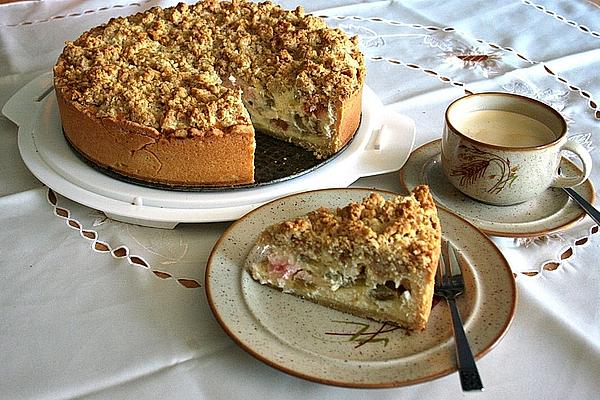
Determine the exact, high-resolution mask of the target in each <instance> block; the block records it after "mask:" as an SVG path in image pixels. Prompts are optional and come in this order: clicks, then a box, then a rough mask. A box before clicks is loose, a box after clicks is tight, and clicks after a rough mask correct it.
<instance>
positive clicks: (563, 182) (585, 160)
mask: <svg viewBox="0 0 600 400" xmlns="http://www.w3.org/2000/svg"><path fill="white" fill-rule="evenodd" d="M562 151H570V152H571V153H573V154H575V155H576V156H577V157H579V159H580V160H581V164H582V167H583V173H582V174H581V175H580V176H561V175H557V176H555V177H554V181H553V182H552V185H551V186H554V187H560V188H564V187H573V186H577V185H579V184H581V183H583V182H584V181H585V180H586V179H587V178H588V177H589V176H590V172H592V157H591V156H590V153H588V151H587V150H586V149H585V147H583V146H582V145H581V144H579V143H577V142H574V141H572V140H568V141H567V142H566V143H565V144H564V145H563V146H562V147H561V149H560V152H562ZM560 152H559V156H560Z"/></svg>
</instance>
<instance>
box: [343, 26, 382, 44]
mask: <svg viewBox="0 0 600 400" xmlns="http://www.w3.org/2000/svg"><path fill="white" fill-rule="evenodd" d="M339 27H340V29H342V30H344V31H345V32H346V33H348V34H349V35H356V36H358V38H359V39H360V44H361V47H363V48H369V47H382V46H385V40H383V38H382V37H381V36H379V35H378V34H377V32H375V31H374V30H372V29H369V28H365V27H364V26H358V25H340V26H339Z"/></svg>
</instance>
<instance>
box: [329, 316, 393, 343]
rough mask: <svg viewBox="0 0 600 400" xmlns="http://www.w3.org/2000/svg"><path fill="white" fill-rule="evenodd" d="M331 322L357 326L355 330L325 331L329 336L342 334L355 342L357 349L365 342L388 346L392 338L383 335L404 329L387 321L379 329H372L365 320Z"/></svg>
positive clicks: (349, 340) (347, 339) (348, 340)
mask: <svg viewBox="0 0 600 400" xmlns="http://www.w3.org/2000/svg"><path fill="white" fill-rule="evenodd" d="M331 322H336V323H339V324H346V325H351V326H352V325H353V326H354V327H356V328H357V330H355V331H354V332H325V334H326V335H328V336H341V337H344V339H345V341H347V342H351V343H355V345H354V348H355V349H357V348H359V347H361V346H364V345H365V344H373V343H380V344H383V346H384V347H385V346H387V345H388V343H389V341H390V339H389V338H388V337H382V335H384V334H386V333H390V332H394V331H397V330H398V329H402V328H400V327H399V326H395V325H390V324H388V323H386V322H384V323H382V324H381V326H380V327H379V328H378V329H371V325H370V324H366V323H364V322H354V321H339V320H334V321H331Z"/></svg>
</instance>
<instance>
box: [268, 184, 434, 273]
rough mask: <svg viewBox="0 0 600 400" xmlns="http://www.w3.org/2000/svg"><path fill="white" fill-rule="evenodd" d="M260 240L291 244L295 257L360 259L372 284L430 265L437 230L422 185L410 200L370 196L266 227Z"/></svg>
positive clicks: (425, 190) (408, 198) (283, 244)
mask: <svg viewBox="0 0 600 400" xmlns="http://www.w3.org/2000/svg"><path fill="white" fill-rule="evenodd" d="M261 240H263V241H264V242H265V243H270V244H274V245H276V246H277V245H278V244H279V245H282V246H286V245H289V244H290V243H291V244H292V246H294V248H295V249H294V252H295V253H297V254H303V255H304V256H307V257H312V256H314V257H315V258H316V259H319V258H320V257H321V255H322V254H328V255H329V256H331V257H333V258H335V259H339V260H340V261H342V264H344V262H346V261H349V260H351V259H354V260H356V259H360V260H363V262H364V263H365V265H366V266H367V268H368V273H369V274H371V277H370V279H371V282H370V283H373V282H379V281H385V280H386V279H389V278H390V277H398V276H400V275H402V274H403V273H406V272H409V273H410V272H415V270H416V269H419V268H424V267H425V266H428V265H430V264H431V260H432V259H433V255H434V254H437V253H436V252H437V251H439V250H438V249H439V245H440V240H441V230H440V223H439V219H438V216H437V210H436V208H435V204H434V202H433V199H432V197H431V194H430V192H429V188H428V187H427V186H424V185H423V186H418V187H416V188H415V189H414V190H413V192H412V194H411V195H410V196H397V197H395V198H392V199H390V200H386V199H385V198H384V197H382V196H381V195H379V194H377V193H371V194H370V195H369V196H368V197H366V198H365V199H363V200H362V202H360V203H350V204H349V205H347V206H346V207H343V208H339V209H337V210H329V209H325V208H321V209H318V210H316V211H313V212H311V213H309V214H308V215H307V216H303V217H300V218H297V219H295V220H293V221H286V222H282V223H280V224H276V225H273V226H271V227H270V228H268V229H267V230H266V231H265V234H263V236H262V237H261ZM367 278H368V279H369V277H367ZM368 283H369V282H368Z"/></svg>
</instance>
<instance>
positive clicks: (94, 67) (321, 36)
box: [54, 0, 365, 136]
mask: <svg viewBox="0 0 600 400" xmlns="http://www.w3.org/2000/svg"><path fill="white" fill-rule="evenodd" d="M54 75H55V86H56V88H57V90H60V91H61V92H62V93H63V95H64V96H65V98H66V99H68V100H72V101H75V102H77V103H79V104H81V105H83V106H85V107H87V108H89V109H90V110H92V111H93V112H94V113H95V114H96V116H97V117H99V118H114V119H117V120H129V121H133V122H136V123H139V124H142V125H144V126H148V127H151V128H154V129H156V130H157V131H158V132H161V133H163V134H165V135H174V136H187V135H202V134H205V133H206V132H209V131H211V129H212V128H218V129H221V130H227V128H228V127H231V126H234V125H240V124H242V125H249V124H251V122H250V117H249V115H248V112H247V111H246V109H245V108H244V106H243V103H242V100H241V97H240V90H239V89H238V88H236V87H233V85H232V84H231V83H230V82H229V77H230V76H234V77H235V78H236V80H239V82H242V83H245V84H249V85H253V84H255V85H259V86H258V87H266V89H267V90H269V91H272V92H276V91H281V90H290V89H291V90H293V91H294V93H295V96H296V97H297V98H302V99H305V100H304V101H305V103H304V109H305V111H306V112H307V113H318V112H322V110H323V109H326V108H327V106H326V105H327V104H329V103H330V102H337V101H340V102H341V101H344V100H345V99H347V98H349V97H350V96H351V95H352V94H354V93H356V91H357V90H360V88H361V87H362V85H363V82H364V75H365V69H364V61H363V57H362V55H361V53H360V51H359V49H358V45H357V39H356V38H352V39H350V38H348V37H347V36H346V34H345V33H343V32H342V31H341V30H339V29H331V28H328V27H327V26H326V25H325V23H324V22H323V21H322V20H321V19H319V18H317V17H313V16H307V15H304V11H303V10H302V8H300V7H298V8H296V9H295V10H293V11H285V10H283V9H282V8H281V7H279V6H277V5H274V4H271V3H270V2H265V3H258V4H257V3H252V2H249V1H245V0H233V1H231V2H226V1H220V0H207V1H201V2H199V3H197V4H194V5H191V6H188V5H186V4H183V3H180V4H179V5H177V6H176V7H171V8H166V9H160V8H158V7H155V8H152V9H150V10H148V11H146V12H144V13H139V14H135V15H132V16H129V17H126V18H114V19H111V20H110V21H109V22H108V23H106V24H105V25H102V26H99V27H97V28H94V29H92V30H90V31H88V32H85V33H84V34H83V35H82V36H81V37H79V38H78V39H77V40H76V41H74V42H68V43H67V44H66V47H65V49H64V50H63V53H62V54H61V56H60V57H59V59H58V62H57V64H56V66H55V68H54ZM290 86H291V87H290Z"/></svg>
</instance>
